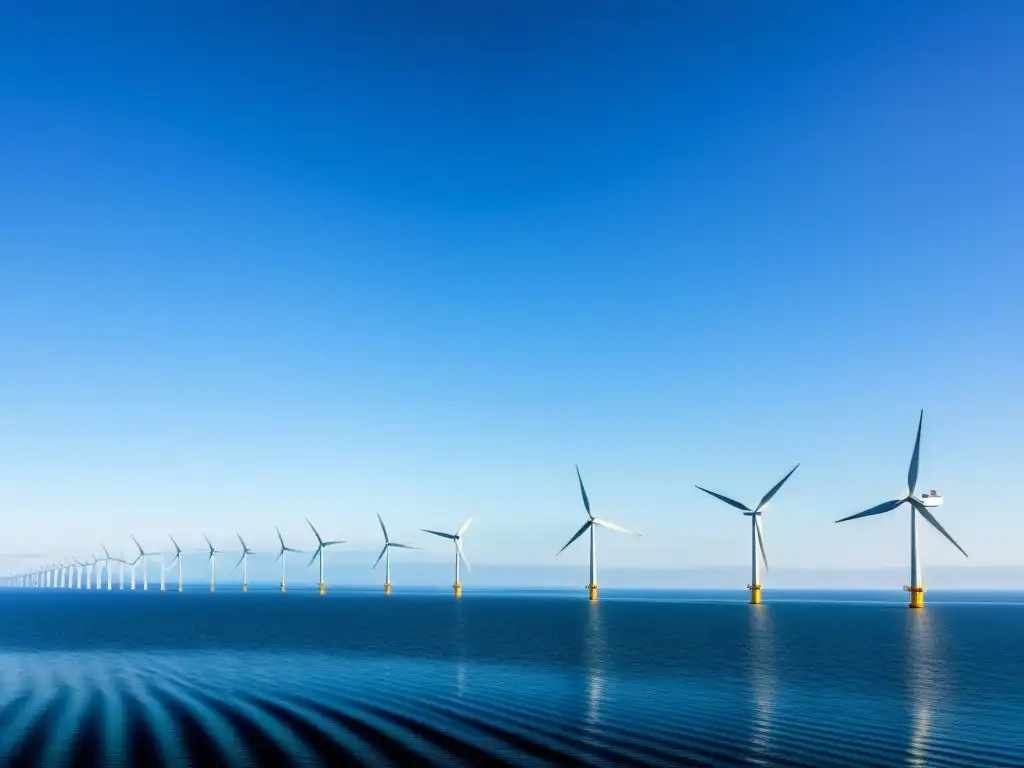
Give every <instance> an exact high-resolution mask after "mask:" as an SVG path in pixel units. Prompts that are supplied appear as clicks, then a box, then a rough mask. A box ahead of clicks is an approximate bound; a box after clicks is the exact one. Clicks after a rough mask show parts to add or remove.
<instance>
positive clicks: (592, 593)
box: [587, 584, 597, 601]
mask: <svg viewBox="0 0 1024 768" xmlns="http://www.w3.org/2000/svg"><path fill="white" fill-rule="evenodd" d="M587 594H588V596H589V599H590V600H591V601H594V600H597V584H587Z"/></svg>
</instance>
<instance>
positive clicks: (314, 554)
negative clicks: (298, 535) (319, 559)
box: [306, 547, 320, 568]
mask: <svg viewBox="0 0 1024 768" xmlns="http://www.w3.org/2000/svg"><path fill="white" fill-rule="evenodd" d="M319 554H320V548H319V547H317V550H316V552H314V553H313V556H312V557H311V558H309V563H308V564H307V565H306V567H307V568H309V566H310V565H312V564H313V563H314V562H316V556H317V555H319Z"/></svg>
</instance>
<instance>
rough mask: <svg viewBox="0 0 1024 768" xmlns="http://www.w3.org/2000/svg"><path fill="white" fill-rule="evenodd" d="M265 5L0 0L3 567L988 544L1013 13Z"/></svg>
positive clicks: (1011, 291)
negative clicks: (450, 533)
mask: <svg viewBox="0 0 1024 768" xmlns="http://www.w3.org/2000/svg"><path fill="white" fill-rule="evenodd" d="M143 5H145V6H147V7H148V8H149V9H150V10H143V9H141V6H143ZM303 5H304V9H302V10H297V9H295V8H293V7H292V4H285V3H278V4H270V3H247V4H245V6H244V7H245V10H244V11H242V10H240V9H241V8H242V6H235V10H233V11H230V12H229V11H228V10H226V9H222V10H219V11H218V10H213V9H212V8H211V7H210V6H211V4H210V3H199V2H190V3H145V4H140V3H137V2H136V3H127V2H126V3H121V4H118V5H114V4H109V3H92V4H89V8H88V11H86V10H83V9H84V8H85V6H84V5H83V4H81V3H67V4H56V3H31V4H30V3H23V4H17V5H15V4H8V6H7V7H6V8H5V10H4V22H3V24H2V25H0V147H2V161H0V360H2V361H3V365H2V369H0V370H2V374H0V403H2V405H0V466H2V467H3V471H2V474H3V480H2V482H0V509H2V510H3V515H4V518H5V519H6V520H7V527H6V533H5V544H4V545H3V550H5V551H6V552H8V553H10V552H36V551H40V550H47V551H53V552H59V553H65V552H67V553H82V554H84V553H85V552H88V551H92V550H97V549H98V547H99V542H101V541H105V542H107V543H108V544H109V545H110V546H111V547H112V549H116V548H119V547H121V546H125V545H127V543H129V542H128V538H127V534H128V533H129V532H134V533H135V534H136V535H137V536H139V537H141V538H144V539H146V540H147V541H154V544H155V542H156V541H161V540H162V541H166V533H168V532H171V533H174V534H175V535H176V536H178V537H179V541H182V543H183V545H184V544H186V542H187V543H188V544H189V545H191V546H198V545H199V544H200V543H201V536H200V533H201V531H205V532H206V533H207V534H209V535H210V536H211V537H212V538H214V539H215V540H217V541H218V543H222V545H223V546H227V544H228V543H229V542H230V541H231V540H233V534H234V531H235V530H241V531H242V533H243V535H246V536H247V538H248V539H249V540H250V544H251V545H253V546H254V547H257V548H258V547H260V546H267V545H269V544H270V543H271V541H272V539H273V525H274V524H275V523H278V524H280V525H281V527H282V530H284V531H286V532H287V533H288V534H289V535H290V536H292V537H302V536H305V523H304V522H303V520H302V517H303V516H304V515H309V516H310V517H312V518H313V519H314V521H315V522H318V524H319V526H320V527H321V529H322V531H323V532H324V534H325V535H328V536H330V537H331V538H344V539H347V540H348V541H350V542H351V544H350V545H349V546H351V547H352V548H353V549H355V550H361V549H364V548H365V549H366V550H367V551H369V550H372V551H373V552H374V555H373V556H375V553H376V551H377V550H378V549H379V546H380V544H379V543H378V541H379V538H380V532H379V529H378V527H377V522H376V519H375V517H374V514H375V513H376V512H380V513H381V514H382V515H383V516H384V517H385V520H386V521H387V522H388V524H389V527H390V528H391V529H392V530H393V532H394V534H395V537H396V538H399V539H401V540H405V541H407V542H408V543H413V544H420V545H423V546H426V547H430V548H433V549H436V551H437V552H438V554H439V556H443V557H444V558H445V559H447V557H448V551H447V548H445V547H443V546H437V545H435V542H432V541H428V540H426V537H425V536H424V535H420V534H416V533H415V530H416V529H418V528H420V527H435V528H454V527H456V526H457V525H458V523H459V522H460V521H461V520H462V519H463V518H464V517H465V516H466V514H468V512H469V511H470V509H476V510H477V520H476V522H475V524H474V527H473V529H472V531H471V534H470V535H469V537H468V540H467V551H468V553H469V554H470V557H471V559H472V560H473V561H474V562H487V563H496V564H497V563H503V564H530V563H537V564H541V563H543V564H550V563H552V562H554V561H553V559H552V558H553V555H554V553H555V552H556V551H557V550H558V548H559V547H561V545H562V544H563V543H564V541H565V540H567V539H568V538H569V536H570V535H571V534H572V533H573V532H574V531H575V529H576V528H577V527H578V526H579V525H580V523H581V522H582V521H583V519H584V518H583V514H584V513H583V510H582V506H581V503H580V500H579V493H578V489H577V486H576V479H575V475H574V470H573V465H574V464H576V463H579V465H580V467H581V470H582V472H583V477H584V480H585V481H586V482H587V484H588V491H589V492H590V496H591V499H592V501H593V503H594V505H595V509H596V511H597V512H598V513H599V514H603V515H605V516H607V517H609V518H610V519H612V520H615V521H617V522H619V523H621V524H623V525H626V526H628V527H633V528H635V529H637V530H640V531H642V532H643V533H644V534H645V537H644V538H641V539H630V538H627V537H619V536H616V535H614V534H610V535H607V536H604V537H603V541H602V543H601V561H602V562H603V563H609V564H615V565H621V566H652V567H654V566H657V567H667V566H674V565H678V566H706V565H735V564H741V563H744V562H746V561H747V557H748V553H749V534H748V530H749V529H748V527H747V526H746V525H745V520H744V519H743V518H742V517H740V516H739V514H738V513H734V512H733V511H732V510H731V509H730V508H729V507H726V506H725V505H723V504H720V503H719V502H716V501H715V500H713V499H710V498H708V497H705V496H704V495H703V494H700V493H699V492H698V491H696V490H695V489H694V487H693V486H694V483H700V484H701V485H705V486H707V487H710V488H712V489H715V490H718V491H721V492H723V493H726V494H729V495H733V496H735V497H738V498H740V499H742V500H745V501H747V503H752V502H756V500H757V499H758V498H759V497H760V496H761V494H763V493H764V492H765V491H766V490H767V489H768V488H769V487H770V486H771V485H772V484H773V483H774V482H775V481H776V480H778V479H779V478H780V477H781V476H782V475H783V474H784V473H785V472H786V471H787V470H788V469H789V468H790V467H791V466H792V465H793V464H794V463H796V462H798V461H799V462H802V465H801V468H800V469H799V470H798V471H797V473H796V474H795V475H794V476H793V478H792V479H791V480H790V482H789V484H788V485H787V486H786V487H785V488H783V490H782V491H781V492H780V494H779V496H778V498H777V503H776V505H775V508H774V509H773V510H772V511H771V514H770V517H769V518H768V519H767V520H766V525H765V536H766V544H767V547H768V553H769V556H770V557H771V559H772V562H773V564H778V565H779V566H780V567H783V566H784V567H827V566H853V565H864V566H880V565H897V564H902V563H904V561H905V560H906V551H907V546H908V535H909V530H908V529H909V525H908V522H907V519H906V514H905V513H904V512H902V511H901V512H899V513H897V514H896V515H892V516H889V517H891V519H882V518H875V519H872V520H865V521H856V522H853V523H848V524H843V525H842V526H836V525H834V524H833V522H832V521H833V520H835V519H837V518H838V517H841V516H844V515H846V514H850V513H852V512H854V511H857V510H859V509H861V508H865V507H867V506H871V505H873V504H875V503H878V502H880V501H882V500H884V499H887V498H892V496H893V495H894V494H898V493H900V492H901V491H902V489H903V488H904V486H905V478H906V469H907V463H908V461H909V458H910V452H911V447H912V442H913V434H914V428H915V426H916V420H917V412H918V409H919V408H921V407H924V408H925V410H926V412H925V428H924V446H923V453H922V474H921V477H922V485H923V486H924V487H925V488H927V487H936V488H938V489H940V490H941V491H942V492H943V493H944V494H945V495H946V496H947V500H948V501H947V506H946V507H945V508H944V509H943V510H942V515H941V518H940V519H941V520H942V521H943V522H944V523H945V525H946V527H947V529H948V530H949V531H950V532H951V533H952V534H953V535H954V536H955V537H956V538H957V539H958V541H959V542H960V543H961V544H962V545H963V546H964V548H965V549H966V550H967V551H968V552H969V553H970V555H971V560H970V561H969V563H971V564H979V565H980V564H1000V565H1013V564H1022V562H1024V561H1022V556H1021V554H1020V542H1021V541H1024V515H1022V514H1021V513H1022V512H1024V510H1022V509H1021V504H1020V503H1019V500H1018V498H1019V497H1018V495H1014V494H1013V493H1012V491H1011V490H1009V489H1012V486H1013V484H1014V481H1015V480H1016V478H1017V475H1016V472H1017V471H1019V469H1020V467H1021V466H1022V463H1024V448H1022V441H1021V425H1022V417H1024V406H1022V405H1021V391H1022V384H1024V381H1022V379H1024V376H1022V372H1024V363H1022V359H1024V356H1022V353H1024V342H1022V341H1021V339H1022V338H1024V320H1022V316H1024V314H1022V310H1021V299H1022V297H1024V257H1022V254H1024V227H1022V226H1021V221H1022V210H1024V173H1022V168H1024V141H1022V138H1021V137H1022V136H1024V100H1022V99H1021V98H1020V94H1021V93H1024V46H1021V45H1020V40H1021V39H1024V38H1022V35H1024V6H1022V5H1021V4H1019V3H1014V2H1009V1H1007V2H1002V3H993V2H975V3H963V2H941V1H940V2H927V3H925V2H909V3H883V2H869V3H820V2H806V3H804V2H800V3H798V2H783V3H773V4H761V3H753V2H747V3H728V2H726V3H711V2H700V3H697V2H667V1H666V2H650V3H641V4H639V6H638V7H636V8H634V10H633V12H631V13H627V12H626V11H625V8H626V5H625V4H611V3H584V2H566V3H562V4H551V3H540V2H526V3H523V2H489V3H475V2H474V3H471V2H465V3H445V2H442V3H431V4H419V5H418V6H417V7H418V10H411V9H410V5H409V4H404V3H391V2H384V3H371V4H359V5H360V10H354V8H355V7H356V5H355V4H352V5H346V4H344V3H335V4H329V3H313V4H303ZM427 5H429V6H430V10H429V11H428V10H426V8H427ZM328 7H332V8H333V10H327V8H328ZM154 8H156V9H163V10H153V9H154ZM368 8H370V9H368ZM172 9H174V10H173V11H172ZM438 544H443V542H438ZM922 545H923V547H924V558H925V563H926V564H928V563H933V564H956V563H961V562H965V561H963V559H962V557H961V556H960V555H959V554H958V553H957V552H956V551H955V550H954V549H953V548H952V547H951V546H949V545H948V544H947V543H946V542H944V541H943V540H942V539H941V538H940V537H939V536H938V534H936V533H934V532H932V531H928V532H926V533H925V534H924V536H923V542H922ZM147 546H152V545H151V544H148V543H147ZM304 546H305V544H304ZM373 556H371V557H370V558H369V559H370V562H372V559H373ZM423 556H424V557H425V558H428V559H429V558H430V557H431V556H432V555H430V554H424V555H423ZM561 559H564V560H565V561H566V562H567V563H583V562H584V561H585V559H586V551H585V547H584V546H581V545H574V547H573V549H571V550H569V551H567V552H566V553H565V554H563V555H562V556H561V557H560V560H561ZM368 565H369V563H368ZM581 583H582V582H581Z"/></svg>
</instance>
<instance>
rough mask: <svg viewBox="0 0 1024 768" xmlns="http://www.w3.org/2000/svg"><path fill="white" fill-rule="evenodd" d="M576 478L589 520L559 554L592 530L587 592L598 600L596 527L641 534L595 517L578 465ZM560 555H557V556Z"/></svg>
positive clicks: (592, 598)
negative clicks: (591, 510)
mask: <svg viewBox="0 0 1024 768" xmlns="http://www.w3.org/2000/svg"><path fill="white" fill-rule="evenodd" d="M576 479H577V480H579V482H580V494H581V495H582V496H583V508H584V509H585V510H586V511H587V522H585V523H584V524H583V525H582V526H580V529H579V530H578V531H576V533H575V534H573V537H572V538H571V539H569V541H567V542H566V543H565V546H564V547H562V548H561V549H560V550H558V555H560V554H562V553H563V552H564V551H565V550H566V547H568V546H569V545H570V544H572V543H573V542H574V541H576V539H578V538H579V537H580V536H582V535H583V534H584V533H586V532H587V530H589V531H590V583H589V584H587V593H588V594H589V597H590V599H591V600H597V543H596V537H595V536H594V529H595V528H597V527H600V528H607V529H608V530H610V531H618V532H619V533H628V534H629V535H631V536H639V535H640V534H639V533H634V532H633V531H629V530H626V529H625V528H623V527H622V526H621V525H616V524H615V523H613V522H611V521H610V520H602V519H601V518H599V517H594V515H593V514H591V512H590V499H589V498H588V497H587V489H586V488H584V487H583V478H582V477H581V476H580V468H579V467H578V466H577V467H576ZM558 555H556V557H557V556H558Z"/></svg>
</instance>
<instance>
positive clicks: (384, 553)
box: [373, 514, 419, 595]
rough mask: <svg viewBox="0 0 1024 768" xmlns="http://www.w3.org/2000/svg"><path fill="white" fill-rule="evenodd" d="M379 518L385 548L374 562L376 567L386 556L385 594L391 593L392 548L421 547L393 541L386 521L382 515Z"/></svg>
mask: <svg viewBox="0 0 1024 768" xmlns="http://www.w3.org/2000/svg"><path fill="white" fill-rule="evenodd" d="M377 520H378V521H379V522H380V529H381V530H382V531H384V549H382V550H381V551H380V555H379V556H378V557H377V562H376V563H374V564H373V567H374V568H376V567H377V566H378V565H380V559H381V558H382V557H384V558H386V559H385V561H384V594H385V595H390V594H391V548H392V547H395V548H397V549H419V547H410V546H409V545H408V544H399V543H398V542H395V541H391V539H389V538H388V529H387V528H385V527H384V521H383V520H381V517H380V515H379V514H378V515H377Z"/></svg>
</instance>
